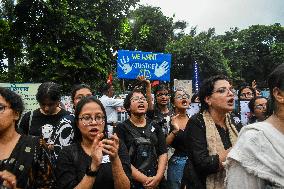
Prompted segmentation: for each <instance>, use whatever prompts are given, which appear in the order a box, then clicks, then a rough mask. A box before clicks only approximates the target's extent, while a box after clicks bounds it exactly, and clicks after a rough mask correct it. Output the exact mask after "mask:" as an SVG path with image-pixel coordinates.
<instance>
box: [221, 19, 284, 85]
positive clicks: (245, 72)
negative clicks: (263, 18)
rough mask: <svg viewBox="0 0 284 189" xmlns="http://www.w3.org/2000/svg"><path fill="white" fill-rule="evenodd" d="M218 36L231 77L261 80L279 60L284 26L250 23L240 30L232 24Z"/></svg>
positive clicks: (263, 79)
mask: <svg viewBox="0 0 284 189" xmlns="http://www.w3.org/2000/svg"><path fill="white" fill-rule="evenodd" d="M219 39H220V40H221V41H222V43H223V54H224V56H225V57H226V58H227V59H228V64H229V66H230V68H231V69H232V70H233V71H234V72H233V78H234V79H235V80H245V81H247V82H251V81H253V80H257V81H258V83H264V81H265V80H266V78H267V76H268V74H269V73H270V72H271V71H272V70H273V69H274V68H275V67H276V66H277V65H279V64H281V63H283V60H284V59H283V56H284V48H283V47H284V45H283V44H284V43H283V42H284V28H283V27H282V26H281V25H280V24H274V25H270V26H264V25H253V26H250V27H249V28H248V29H244V30H241V31H239V30H238V29H237V28H235V29H232V30H231V31H229V32H226V34H225V35H224V36H219Z"/></svg>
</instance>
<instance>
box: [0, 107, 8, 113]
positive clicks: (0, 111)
mask: <svg viewBox="0 0 284 189" xmlns="http://www.w3.org/2000/svg"><path fill="white" fill-rule="evenodd" d="M7 107H8V106H5V105H0V113H3V112H4V111H5V109H6V108H7Z"/></svg>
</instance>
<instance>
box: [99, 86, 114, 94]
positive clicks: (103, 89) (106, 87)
mask: <svg viewBox="0 0 284 189" xmlns="http://www.w3.org/2000/svg"><path fill="white" fill-rule="evenodd" d="M111 86H112V85H110V84H105V85H103V86H102V89H101V92H102V94H106V93H107V92H108V90H109V89H110V88H111Z"/></svg>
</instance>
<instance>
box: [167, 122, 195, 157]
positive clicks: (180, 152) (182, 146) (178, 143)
mask: <svg viewBox="0 0 284 189" xmlns="http://www.w3.org/2000/svg"><path fill="white" fill-rule="evenodd" d="M189 123H190V120H188V122H187V123H186V127H185V129H184V130H182V129H180V130H179V131H178V132H177V134H176V136H175V138H174V140H173V142H172V144H171V147H173V148H174V149H175V152H174V154H173V155H174V156H187V155H188V150H187V149H186V148H187V146H186V142H185V140H186V132H185V130H186V128H187V127H188V125H189ZM173 129H174V128H173V126H172V125H171V131H173ZM171 131H170V132H171Z"/></svg>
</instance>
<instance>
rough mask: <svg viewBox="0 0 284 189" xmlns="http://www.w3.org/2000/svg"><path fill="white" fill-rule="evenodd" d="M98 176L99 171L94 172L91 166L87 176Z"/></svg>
mask: <svg viewBox="0 0 284 189" xmlns="http://www.w3.org/2000/svg"><path fill="white" fill-rule="evenodd" d="M97 174H98V170H96V171H92V169H91V166H89V167H88V168H87V170H86V175H87V176H90V177H96V176H97Z"/></svg>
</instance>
